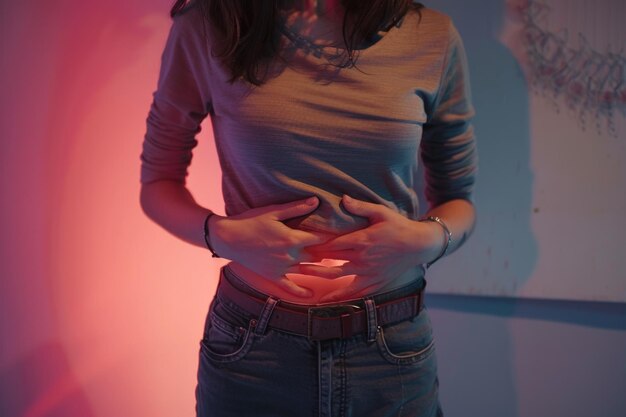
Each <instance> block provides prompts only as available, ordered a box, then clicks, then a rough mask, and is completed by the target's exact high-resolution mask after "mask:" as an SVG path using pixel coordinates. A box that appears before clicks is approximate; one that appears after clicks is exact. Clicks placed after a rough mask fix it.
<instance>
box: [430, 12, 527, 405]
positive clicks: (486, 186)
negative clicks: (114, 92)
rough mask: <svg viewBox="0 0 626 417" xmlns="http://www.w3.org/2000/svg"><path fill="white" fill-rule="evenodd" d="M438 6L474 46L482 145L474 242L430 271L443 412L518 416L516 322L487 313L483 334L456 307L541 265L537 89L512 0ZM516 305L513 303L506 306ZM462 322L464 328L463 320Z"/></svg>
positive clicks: (521, 280) (515, 284)
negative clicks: (534, 122) (514, 42)
mask: <svg viewBox="0 0 626 417" xmlns="http://www.w3.org/2000/svg"><path fill="white" fill-rule="evenodd" d="M432 6H433V7H434V8H436V9H439V10H441V11H443V12H444V13H446V14H448V15H450V16H451V17H452V19H453V21H454V22H455V25H456V26H457V28H458V29H459V32H460V33H461V36H462V38H463V41H464V44H465V47H466V50H467V54H468V61H469V66H470V75H471V83H472V96H473V102H474V106H475V108H476V117H475V119H474V126H475V131H476V137H477V143H478V150H479V173H478V179H477V187H476V193H475V201H476V206H477V209H478V225H477V229H476V231H475V232H474V234H473V236H472V238H471V239H470V240H469V241H468V243H467V245H465V246H464V247H463V248H462V249H461V250H460V251H458V252H457V253H455V254H454V255H453V256H452V257H451V258H450V259H448V260H446V262H443V263H441V264H440V265H437V266H436V267H434V268H433V270H432V271H429V277H428V278H429V288H430V290H431V291H430V294H429V295H428V296H427V302H428V306H429V308H431V313H432V316H433V318H434V320H433V321H434V324H435V332H436V334H437V335H438V337H437V339H438V340H440V341H442V342H444V343H443V344H441V345H438V359H439V368H440V377H441V380H442V402H443V405H444V411H446V409H447V411H448V412H450V413H452V414H455V407H456V409H458V410H456V411H459V415H460V414H464V415H473V414H472V411H471V410H476V411H477V412H478V410H483V411H484V410H485V407H486V406H488V407H489V410H490V414H489V415H494V416H495V415H501V416H507V417H519V415H520V406H519V402H520V399H519V398H518V392H517V388H516V386H515V385H516V377H515V369H514V367H513V359H514V346H513V340H512V334H511V330H510V329H509V326H508V323H506V322H505V321H503V320H500V319H498V318H497V317H493V319H492V318H487V320H489V321H490V323H489V333H488V334H484V335H480V334H476V333H475V330H476V329H479V330H478V331H480V329H481V326H480V324H479V323H477V322H475V318H474V317H469V316H468V317H465V316H464V317H463V318H462V319H461V318H459V317H458V315H457V314H454V313H455V311H458V308H459V305H462V306H464V307H466V306H468V305H470V306H471V307H473V308H480V307H481V306H482V303H481V302H480V301H477V302H471V303H470V302H468V303H467V304H459V302H458V300H482V298H484V296H513V295H514V294H515V293H516V292H517V290H518V288H520V287H523V286H524V284H525V283H526V282H527V281H528V280H529V279H530V277H531V276H532V274H533V271H534V268H535V265H536V262H537V259H538V247H537V241H536V238H535V236H534V235H533V232H532V228H531V221H532V218H531V217H532V215H533V207H532V204H533V181H534V176H533V173H532V171H531V161H530V158H531V154H530V121H529V114H530V111H529V93H528V89H527V85H526V82H525V79H524V75H523V72H522V70H521V68H520V65H519V63H518V61H517V60H516V59H515V57H514V55H513V53H512V51H511V50H510V48H509V47H507V46H505V45H503V44H502V42H501V41H500V39H499V35H500V33H501V31H502V29H503V27H504V26H505V25H506V20H505V19H506V16H507V13H506V5H505V2H504V1H502V0H488V1H483V2H480V5H479V6H477V5H476V4H475V3H471V2H459V1H456V0H441V1H438V2H434V3H433V4H432ZM433 293H435V294H433ZM437 293H439V294H464V295H471V296H472V297H466V296H448V295H437ZM476 296H477V297H476ZM437 310H443V311H437ZM514 310H515V307H511V306H510V304H506V305H504V306H502V311H501V313H504V312H505V311H506V312H508V314H513V312H514ZM485 314H494V312H493V311H490V312H486V313H485ZM495 314H497V313H495ZM459 320H460V321H459ZM463 320H465V321H463ZM460 323H463V326H465V327H464V328H459V324H460ZM470 328H471V329H474V330H473V331H472V332H470V331H469V330H468V329H470ZM482 329H483V330H484V328H482ZM486 344H488V345H489V346H497V350H494V349H488V348H486V346H485V345H486ZM470 393H471V394H470ZM461 397H462V398H461ZM468 413H469V414H468ZM481 414H482V413H481ZM485 415H486V414H485Z"/></svg>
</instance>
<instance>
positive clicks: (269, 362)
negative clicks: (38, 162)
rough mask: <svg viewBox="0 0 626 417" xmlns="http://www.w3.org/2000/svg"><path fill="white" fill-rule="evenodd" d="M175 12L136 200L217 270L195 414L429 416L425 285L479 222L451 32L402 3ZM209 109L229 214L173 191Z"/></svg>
mask: <svg viewBox="0 0 626 417" xmlns="http://www.w3.org/2000/svg"><path fill="white" fill-rule="evenodd" d="M172 16H173V17H174V19H173V20H174V23H173V25H172V29H171V32H170V35H169V38H168V41H167V45H166V48H165V51H164V53H163V58H162V66H161V72H160V77H159V83H158V88H157V91H156V92H155V95H154V102H153V104H152V107H151V110H150V114H149V117H148V129H147V134H146V137H145V141H144V148H143V153H142V176H141V181H142V189H141V203H142V207H143V209H144V211H145V212H146V214H147V215H148V216H149V217H150V218H152V219H153V220H154V221H155V222H157V223H158V224H159V225H161V226H162V227H164V228H165V229H166V230H168V231H170V232H171V233H173V234H174V235H176V236H177V237H179V238H181V239H184V240H186V241H188V242H189V243H192V244H194V245H198V246H206V247H207V248H208V249H209V250H210V251H211V252H212V254H213V256H214V257H215V256H220V257H223V258H226V259H229V260H230V261H231V262H230V263H229V264H228V265H227V266H226V267H224V268H223V269H222V273H221V276H220V281H219V285H218V289H217V294H216V296H215V298H214V300H213V302H212V304H211V308H210V310H209V314H208V316H207V321H206V326H205V331H204V337H203V339H202V342H201V350H200V365H199V371H198V386H197V390H196V398H197V407H196V408H197V414H198V416H209V415H210V416H248V415H249V416H391V415H405V416H436V415H442V414H441V409H440V407H439V401H438V397H437V393H438V382H437V372H436V361H435V355H434V346H433V340H432V332H431V327H430V322H429V319H428V315H427V312H426V310H424V309H423V302H422V300H423V289H424V286H425V280H424V275H425V271H426V269H427V268H428V266H430V264H432V263H433V262H435V261H436V260H438V259H440V258H441V257H442V256H444V255H447V254H449V253H451V252H453V251H454V250H455V249H456V248H458V247H459V246H460V245H461V244H462V243H463V242H464V241H465V239H466V238H467V236H468V235H469V234H470V233H471V230H472V228H473V225H474V222H475V214H474V207H473V204H472V202H471V193H472V189H473V184H474V175H475V171H476V153H475V145H474V137H473V133H472V128H471V125H470V119H471V117H472V115H473V110H472V106H471V104H470V99H469V86H468V78H467V70H466V60H465V55H464V50H463V46H462V42H461V39H460V38H459V35H458V33H457V31H456V30H455V28H454V26H453V25H452V23H451V22H450V19H449V18H448V17H446V16H445V15H443V14H441V13H438V12H435V11H433V10H430V9H428V8H425V7H422V6H421V5H419V4H416V3H413V2H412V1H410V0H334V1H332V0H327V1H321V0H318V1H314V0H274V1H272V0H267V1H249V2H248V1H245V0H221V1H220V0H197V1H192V2H190V3H189V4H187V3H186V2H185V1H184V0H179V1H177V2H176V4H175V6H174V8H173V9H172ZM207 116H210V118H211V122H212V127H213V130H214V137H215V141H216V145H217V149H218V154H219V158H220V165H221V169H222V175H223V177H222V181H223V182H222V184H223V194H224V200H225V204H226V213H227V216H219V215H217V214H213V213H212V212H211V211H210V210H209V209H207V208H204V207H201V206H200V205H198V204H197V203H196V202H195V201H194V199H193V197H192V196H191V194H190V193H189V191H188V190H187V188H186V187H185V178H186V175H187V171H186V169H187V166H188V165H189V163H190V161H191V151H192V149H193V147H194V146H195V145H196V139H195V136H196V134H197V133H198V132H199V130H200V123H201V122H202V121H203V120H204V119H205V118H206V117H207ZM420 152H421V159H422V161H423V163H424V169H425V172H426V184H427V186H426V196H427V198H428V200H429V203H430V209H429V210H428V212H427V213H426V215H425V216H424V217H423V218H421V219H420V218H419V215H418V213H419V206H418V199H417V197H416V193H415V191H414V190H413V187H412V185H413V176H414V174H415V172H416V170H417V164H418V154H420Z"/></svg>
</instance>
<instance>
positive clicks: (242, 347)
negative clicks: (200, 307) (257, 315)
mask: <svg viewBox="0 0 626 417" xmlns="http://www.w3.org/2000/svg"><path fill="white" fill-rule="evenodd" d="M255 323H256V322H255V321H254V320H248V323H246V319H245V318H243V317H242V316H241V315H239V314H237V313H236V312H235V311H233V310H232V309H230V308H228V306H227V305H226V304H222V302H221V301H219V299H217V298H215V299H214V300H213V303H212V304H211V308H210V310H209V314H208V317H207V320H206V324H205V327H204V335H203V338H202V341H201V342H200V351H201V352H202V354H204V355H206V356H207V357H208V358H209V359H211V360H213V361H217V362H234V361H237V360H239V359H241V358H243V357H244V356H245V355H246V353H248V351H249V350H250V347H251V346H252V344H253V342H254V338H255V334H254V325H255Z"/></svg>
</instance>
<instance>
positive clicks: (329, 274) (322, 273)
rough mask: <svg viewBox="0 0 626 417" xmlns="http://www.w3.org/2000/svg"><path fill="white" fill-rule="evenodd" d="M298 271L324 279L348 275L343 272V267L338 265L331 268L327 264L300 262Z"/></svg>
mask: <svg viewBox="0 0 626 417" xmlns="http://www.w3.org/2000/svg"><path fill="white" fill-rule="evenodd" d="M297 273H299V274H304V275H311V276H314V277H318V278H324V279H336V278H339V277H343V276H345V275H347V274H345V273H344V272H343V269H342V268H341V267H338V266H336V267H330V268H329V267H327V266H321V265H311V264H300V265H299V268H298V272H297Z"/></svg>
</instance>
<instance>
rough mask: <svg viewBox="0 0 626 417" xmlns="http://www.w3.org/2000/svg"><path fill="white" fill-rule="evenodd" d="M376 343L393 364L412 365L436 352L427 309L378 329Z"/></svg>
mask: <svg viewBox="0 0 626 417" xmlns="http://www.w3.org/2000/svg"><path fill="white" fill-rule="evenodd" d="M376 343H377V344H378V349H379V351H380V354H381V355H382V357H383V358H385V359H386V360H387V361H389V362H391V363H392V364H397V365H412V364H416V363H419V362H421V361H423V360H425V359H427V358H428V357H429V356H430V355H431V354H432V353H433V352H434V347H435V345H434V341H433V333H432V327H431V323H430V318H429V317H428V313H427V312H426V310H425V309H424V310H422V311H421V312H420V314H419V315H418V316H417V317H414V318H413V319H411V320H406V321H403V322H400V323H396V324H393V325H390V326H386V327H384V328H382V327H380V328H379V329H378V334H377V336H376Z"/></svg>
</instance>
